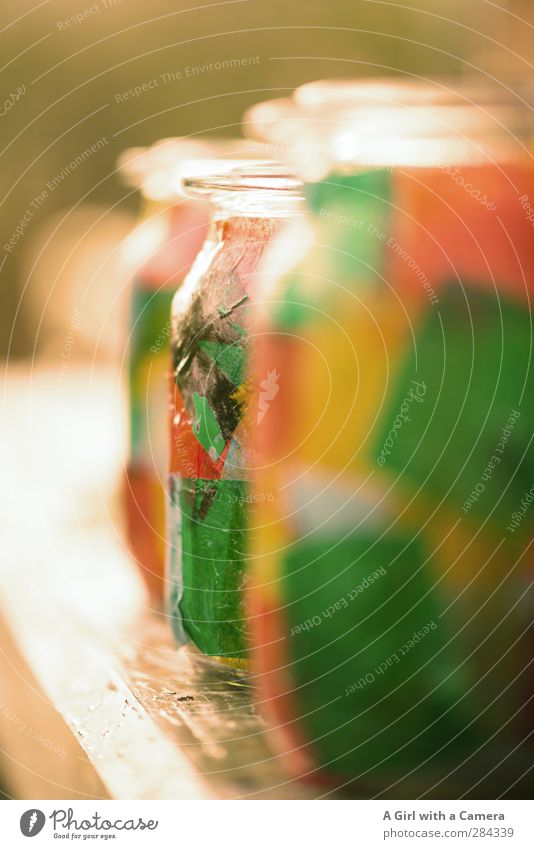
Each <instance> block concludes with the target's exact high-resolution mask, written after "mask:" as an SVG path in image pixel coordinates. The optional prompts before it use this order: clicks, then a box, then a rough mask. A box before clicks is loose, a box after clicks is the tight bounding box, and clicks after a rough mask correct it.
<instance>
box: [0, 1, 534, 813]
mask: <svg viewBox="0 0 534 849" xmlns="http://www.w3.org/2000/svg"><path fill="white" fill-rule="evenodd" d="M533 36H534V2H533V0H498V2H491V0H409V2H408V3H397V2H389V0H294V2H287V0H269V2H265V0H223V2H210V1H209V0H197V2H195V3H192V2H191V0H150V2H148V3H144V2H142V0H16V2H15V0H4V2H3V3H2V4H0V40H1V46H2V49H1V52H0V57H1V58H0V66H1V67H0V75H1V80H2V89H1V91H2V94H1V97H0V128H1V132H0V146H1V161H2V167H1V168H0V180H1V185H2V188H1V192H0V196H1V200H0V229H1V234H2V235H1V239H0V280H1V285H0V356H1V357H2V359H3V360H4V361H7V362H8V364H9V367H10V371H11V370H12V366H14V369H13V371H14V372H15V377H16V376H17V374H18V383H17V379H16V380H15V386H14V390H13V392H12V397H11V398H8V399H7V400H6V401H5V404H4V417H5V419H6V421H7V420H8V419H9V420H10V422H11V423H10V424H9V423H8V424H9V426H7V425H6V427H7V431H6V434H5V437H6V438H5V445H6V451H5V453H6V457H7V458H8V460H9V457H8V455H12V457H13V458H14V459H13V460H12V462H11V466H12V469H10V470H8V473H4V471H2V474H1V476H2V480H3V483H4V487H3V491H2V492H0V509H1V510H2V513H3V516H4V519H5V526H6V529H8V530H9V534H7V533H3V539H4V549H5V553H4V555H3V561H4V562H3V563H0V571H1V572H2V575H3V580H4V578H5V580H6V586H8V587H9V588H14V587H18V586H19V583H20V582H19V575H18V570H19V564H20V563H21V562H28V563H35V569H34V570H33V572H32V571H31V570H29V569H26V567H25V569H26V571H27V572H28V573H29V578H28V581H31V582H33V583H28V584H27V585H24V586H22V587H21V588H20V596H17V595H16V594H14V596H13V598H12V599H11V607H12V609H13V610H17V611H22V610H23V605H24V604H27V601H28V597H30V595H31V592H33V594H34V595H33V596H31V598H32V599H34V601H32V604H33V607H32V606H31V605H30V607H29V608H28V610H29V612H28V614H27V619H26V621H27V622H29V623H31V622H32V621H33V622H35V623H36V625H35V630H36V631H37V632H40V633H37V635H36V637H35V640H36V644H37V643H38V642H39V641H40V639H41V635H42V633H43V632H44V631H45V630H46V619H45V618H44V617H45V614H46V596H43V594H44V593H45V592H47V591H50V592H52V591H51V590H49V587H48V582H47V581H48V579H47V581H45V582H43V583H42V584H41V583H39V581H38V579H39V578H40V575H41V574H43V563H42V560H41V559H39V557H37V556H36V555H35V551H34V550H33V549H32V548H31V546H30V543H31V541H32V540H31V539H30V538H31V537H33V538H34V539H35V545H36V546H38V547H39V549H40V550H41V551H43V552H46V555H47V557H48V561H47V564H46V568H48V569H50V570H52V567H53V565H54V563H57V564H59V566H58V568H57V569H56V571H58V576H57V581H58V582H59V585H60V586H63V587H66V586H67V584H68V580H69V577H68V576H69V574H71V573H72V564H73V561H74V560H75V559H76V558H78V560H79V559H80V555H81V552H82V551H83V552H85V553H86V557H85V558H83V557H82V563H81V566H80V567H79V570H78V571H77V572H75V573H72V574H74V575H75V578H71V582H72V583H74V584H76V586H74V587H73V588H71V592H70V595H69V596H68V601H69V604H70V605H74V608H75V612H80V611H82V610H83V611H84V615H87V616H94V617H96V612H95V611H96V610H97V608H98V610H101V608H102V601H101V598H100V584H99V583H98V582H99V580H102V575H103V574H105V580H106V586H107V594H106V600H107V608H109V609H110V610H119V608H120V605H119V603H118V600H119V599H121V598H122V599H123V598H124V596H125V595H126V593H125V590H124V587H125V586H126V587H127V588H128V592H129V593H130V594H131V597H132V598H135V599H139V598H140V597H141V596H140V590H139V588H138V587H137V585H135V586H133V584H132V586H131V587H130V584H129V583H128V582H130V583H131V582H133V580H134V577H133V575H130V571H131V567H130V563H129V560H127V555H126V553H125V552H124V551H123V550H122V548H120V545H122V543H120V540H119V537H120V534H117V535H116V538H115V539H114V545H115V546H116V548H112V547H111V543H110V544H109V546H108V547H109V551H108V548H105V549H104V551H102V550H101V549H100V548H99V547H98V545H100V542H99V539H100V538H99V537H97V536H95V534H94V533H93V536H92V537H91V540H92V542H91V543H89V542H88V541H87V539H84V540H83V544H82V545H80V542H79V537H77V536H76V533H78V534H79V533H80V532H81V531H80V528H85V527H88V526H91V527H93V528H94V527H96V526H97V524H98V521H101V522H103V523H104V522H107V525H106V528H107V532H108V534H109V528H110V527H112V526H113V528H114V527H115V525H114V523H115V522H117V523H119V524H120V517H119V508H118V507H117V503H116V502H113V503H112V502H111V501H110V499H109V497H108V494H107V493H108V492H109V491H111V490H113V487H116V481H117V480H118V476H119V472H120V468H121V465H122V463H123V460H124V458H123V457H122V456H121V451H122V450H123V448H121V446H123V445H124V432H125V425H124V421H121V420H119V419H120V415H121V413H120V410H121V409H123V408H122V407H120V405H117V398H116V396H117V391H116V386H115V385H114V382H113V377H110V381H109V385H108V384H105V385H104V386H102V385H100V384H99V389H98V392H96V393H95V397H94V399H93V400H92V402H91V405H90V406H89V407H88V408H86V407H84V406H83V403H82V402H83V396H88V395H89V394H90V391H89V392H88V391H87V390H86V386H85V384H82V383H80V382H79V381H78V383H77V381H76V380H74V381H71V383H70V384H69V385H68V386H67V387H66V388H65V392H64V393H63V394H61V393H60V392H59V391H58V379H57V378H58V375H60V376H61V375H62V373H63V371H64V370H65V368H68V367H70V364H71V362H72V363H73V364H74V363H77V364H82V365H83V364H87V365H91V364H93V363H95V362H96V363H97V364H104V366H107V364H109V363H112V364H114V365H115V366H117V367H118V368H121V369H124V347H125V338H126V337H125V335H124V325H125V323H126V299H125V296H124V292H125V290H126V284H125V279H124V277H125V275H124V258H123V256H122V252H123V247H122V243H123V240H124V238H125V236H126V235H127V234H128V232H129V231H130V230H131V228H132V226H133V225H134V223H135V221H136V216H137V215H138V212H139V207H140V198H139V195H138V193H137V192H136V191H135V190H134V189H132V188H131V187H128V186H126V185H125V184H124V183H123V182H121V179H120V178H119V175H118V172H117V164H116V163H117V158H118V156H119V155H120V153H121V152H122V151H123V150H124V149H125V148H129V147H132V146H143V145H149V144H152V143H153V142H154V141H156V140H157V139H160V138H163V137H168V136H182V135H185V136H191V137H193V138H194V137H196V136H198V135H200V134H212V135H217V136H221V135H222V136H236V135H239V134H240V132H241V126H240V122H241V117H242V115H243V113H244V112H245V110H246V109H247V108H248V107H250V106H251V105H252V104H254V103H255V102H258V101H261V100H265V99H268V98H270V97H279V96H283V95H286V94H290V93H291V92H292V91H293V90H294V89H295V87H296V86H298V85H300V84H302V83H304V82H307V81H310V80H316V79H320V78H326V77H357V76H360V77H365V76H380V75H392V74H397V73H402V72H404V73H408V74H412V75H415V76H421V77H423V78H424V77H425V76H429V75H433V74H452V73H453V74H456V75H460V76H463V75H465V76H469V77H473V75H475V76H476V75H479V76H481V77H483V78H485V77H490V78H493V79H496V80H497V81H499V82H501V81H513V80H516V79H524V78H527V77H531V76H532V75H533V71H534V65H533V63H532V61H531V60H532V43H533ZM35 359H37V360H38V364H39V365H40V364H41V363H43V364H46V366H47V367H48V368H49V367H50V366H54V368H55V371H53V372H50V371H47V370H46V367H45V368H43V372H45V374H44V377H43V380H42V381H41V383H39V382H37V383H35V384H33V385H31V386H30V389H28V393H29V392H30V391H31V394H32V402H31V404H29V403H28V400H27V398H26V397H25V396H24V394H23V392H22V390H21V388H20V386H19V383H20V384H24V386H26V383H27V382H28V377H27V376H28V372H29V369H28V365H29V362H30V361H32V362H33V361H34V360H35ZM19 365H20V368H19ZM37 371H38V372H39V369H38V370H37ZM90 389H91V387H89V390H90ZM62 391H63V390H62ZM114 405H115V406H114ZM116 408H117V409H119V413H118V414H117V416H115V413H114V410H115V409H116ZM76 411H78V412H76ZM106 414H107V416H108V417H107V418H106ZM76 416H78V418H76ZM21 421H24V422H25V424H24V427H23V426H21V424H20V422H21ZM35 422H37V423H38V427H35V432H34V423H35ZM34 437H35V438H36V445H32V439H33V438H34ZM80 445H83V451H80ZM43 446H44V448H43ZM58 458H61V462H59V461H58ZM8 466H9V463H6V464H5V468H8ZM2 469H4V466H3V467H2ZM52 479H53V480H54V483H55V488H52V487H50V486H49V485H48V482H49V481H51V480H52ZM17 480H18V482H19V483H18V484H17V483H16V481H17ZM17 486H18V489H17ZM52 489H53V492H52ZM80 491H81V492H82V495H84V497H85V501H84V500H83V499H82V501H80V498H79V495H80ZM72 492H74V493H76V496H77V498H76V500H75V499H73V498H71V497H70V493H72ZM28 504H31V505H32V509H31V512H30V513H29V512H28ZM113 504H114V505H115V506H113ZM70 505H75V506H72V516H71V517H70V518H71V520H72V527H71V529H70V531H69V533H70V537H68V535H67V533H66V531H65V538H66V539H67V542H68V543H69V545H70V546H71V547H70V548H69V547H68V545H67V542H65V544H64V549H65V550H63V549H61V550H60V551H59V554H58V553H57V551H56V549H55V548H54V546H55V542H54V544H52V542H51V540H52V536H51V533H49V527H50V526H51V525H52V519H51V517H55V518H54V520H57V516H60V517H61V520H62V521H63V513H64V512H65V511H66V510H67V509H68V508H69V506H70ZM80 505H81V506H80ZM110 505H111V506H110ZM99 510H100V513H99V512H98V511H99ZM56 514H57V515H56ZM110 516H111V522H110V521H109V520H110ZM95 517H96V518H95ZM117 517H119V518H117ZM30 520H31V521H30ZM29 525H31V533H28V526H29ZM8 536H9V538H10V540H11V544H12V549H11V550H9V540H8V542H7V543H6V538H7V537H8ZM106 539H107V537H106ZM54 540H55V538H54ZM69 540H70V542H69ZM95 540H96V542H95ZM26 542H28V545H29V546H30V548H29V554H28V553H27V552H26V550H25V548H24V546H25V544H26ZM106 545H108V544H107V543H106ZM71 551H72V552H74V555H73V556H72V557H71V553H70V552H71ZM13 552H14V553H13ZM65 552H67V553H65ZM120 556H122V560H121V559H120ZM24 557H26V561H25V560H24ZM43 557H44V555H43ZM28 558H29V559H28ZM108 566H109V568H108ZM60 567H61V568H60ZM121 569H122V572H121ZM62 570H63V571H62ZM83 570H85V571H83ZM129 570H130V571H129ZM11 572H13V573H14V577H13V578H12V580H11V583H9V582H8V580H7V578H6V577H5V576H6V575H9V574H11ZM82 573H83V574H84V575H86V576H87V580H89V579H91V580H92V582H93V583H92V584H91V585H90V586H89V584H88V585H87V586H88V587H89V589H87V588H86V585H85V584H83V585H82V583H80V579H79V575H80V574H82ZM119 573H120V574H119ZM117 575H118V577H117V579H116V584H117V585H116V587H115V584H113V580H114V579H115V576H117ZM34 579H35V580H34ZM112 579H113V580H112ZM119 579H120V580H119ZM121 581H122V583H121ZM91 587H92V591H93V593H94V597H95V598H98V599H99V601H98V604H94V605H91V604H90V603H89V602H88V601H87V599H88V598H90V597H92V596H90V595H89V593H90V589H91ZM30 591H31V592H30ZM43 598H44V599H45V601H44V603H42V599H43ZM73 599H74V601H73ZM55 601H56V600H54V603H55ZM24 609H26V608H24ZM53 609H55V608H53V607H52V603H51V605H50V610H53ZM37 612H38V613H39V615H40V616H42V617H43V622H45V625H44V626H42V625H41V624H40V623H41V620H40V619H38V617H37ZM50 615H51V614H50ZM80 615H81V614H80ZM21 618H22V614H21ZM58 618H61V617H58ZM0 619H1V617H0ZM95 621H96V620H95ZM98 624H99V623H98ZM29 630H31V629H29V628H28V631H29ZM59 665H60V664H59ZM11 667H13V664H11ZM10 672H13V669H12V668H10V670H9V669H8V671H7V672H4V673H3V674H4V679H5V681H7V680H8V677H9V674H10ZM58 674H59V673H58ZM0 677H1V676H0ZM58 680H59V679H58ZM61 680H62V679H61ZM2 687H3V690H2V692H3V693H4V695H1V694H0V699H7V696H6V694H5V692H4V691H5V690H6V684H5V683H4V682H3V683H2ZM50 690H51V691H52V690H53V688H52V687H50ZM10 698H11V700H13V698H14V697H13V696H10ZM25 701H27V699H26V691H24V692H23V693H22V695H21V705H22V706H24V702H25ZM3 704H4V702H3V701H2V705H3ZM6 704H7V701H6ZM38 707H39V711H38V714H37V715H39V716H40V712H41V705H39V706H38ZM21 713H22V707H21ZM16 716H17V715H15V718H16ZM4 719H5V717H4ZM34 722H35V724H36V726H37V723H38V719H35V720H34ZM43 723H45V720H44V719H43ZM4 725H5V726H6V728H7V732H6V736H5V738H4V740H1V741H0V742H2V745H3V746H5V745H7V743H6V741H7V740H12V739H14V738H15V735H14V733H13V728H14V725H13V717H12V716H11V714H10V716H9V717H8V718H7V719H5V722H4ZM45 725H46V723H45ZM18 738H20V739H23V738H22V735H20V734H19V735H18ZM19 742H20V740H19ZM33 749H35V747H33ZM32 756H34V755H32ZM16 758H20V754H19V751H18V749H16V747H15V748H14V750H13V753H12V755H10V756H9V758H8V757H5V758H4V757H2V760H1V762H0V770H2V772H3V773H4V776H6V774H7V779H6V780H5V786H6V789H8V790H9V795H17V793H19V794H24V793H26V794H27V795H26V796H25V797H26V798H31V797H35V798H44V795H43V794H44V792H45V790H43V789H42V786H41V785H38V784H37V785H35V786H34V785H31V787H30V788H29V789H28V790H25V789H24V790H22V791H21V790H20V789H19V788H20V787H21V786H22V787H25V782H27V780H28V775H29V774H30V772H29V770H27V769H26V771H25V772H24V776H23V778H24V781H22V780H21V781H20V782H19V784H17V782H16V781H15V780H14V773H15V766H14V764H15V759H16ZM73 758H74V759H75V756H74V755H73ZM78 760H79V759H78ZM30 762H31V759H30V758H29V757H28V763H30ZM38 768H39V767H38ZM43 768H44V767H43ZM32 775H33V773H32ZM68 780H69V781H70V780H73V779H68ZM2 783H4V782H3V781H2V776H0V784H2ZM46 792H48V791H46ZM50 792H51V791H50ZM58 792H59V795H60V796H61V795H65V794H64V792H63V793H62V792H60V791H58ZM0 797H2V793H1V791H0Z"/></svg>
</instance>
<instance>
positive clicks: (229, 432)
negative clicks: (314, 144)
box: [169, 162, 300, 666]
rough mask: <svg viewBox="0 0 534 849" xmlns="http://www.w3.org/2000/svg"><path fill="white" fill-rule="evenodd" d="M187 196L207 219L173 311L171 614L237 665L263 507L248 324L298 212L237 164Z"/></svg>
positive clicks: (279, 172)
mask: <svg viewBox="0 0 534 849" xmlns="http://www.w3.org/2000/svg"><path fill="white" fill-rule="evenodd" d="M186 186H187V188H188V192H189V194H190V195H191V196H193V197H195V198H199V197H200V198H207V199H209V202H210V204H211V209H212V215H211V221H210V225H209V232H208V235H207V238H206V241H205V243H204V245H203V247H202V250H201V252H200V254H199V256H198V257H197V259H196V261H195V263H194V265H193V267H192V269H191V271H190V273H189V275H188V277H187V279H186V281H185V283H184V284H183V286H182V287H181V288H180V289H179V290H178V291H177V293H176V295H175V297H174V300H173V304H172V337H171V351H172V367H173V372H172V380H171V393H170V410H171V415H170V458H171V462H170V475H169V537H170V542H171V549H170V568H169V583H170V612H171V616H172V621H173V627H174V633H175V635H176V638H177V640H178V642H179V643H184V642H188V641H191V642H193V643H194V644H195V645H196V646H197V647H198V648H199V649H200V650H201V651H202V652H204V653H205V654H207V655H210V656H212V657H214V658H218V659H219V660H223V661H225V662H228V663H232V664H234V665H238V666H239V665H241V666H242V665H245V664H246V657H247V646H246V627H245V618H244V611H243V593H244V589H245V587H246V585H247V582H248V575H247V560H248V556H249V555H248V527H249V511H250V506H251V504H252V503H254V502H257V503H262V504H263V503H266V502H267V501H268V500H269V498H270V495H269V493H268V492H265V491H258V490H255V489H254V488H251V487H250V484H249V481H250V477H251V474H252V454H251V440H252V437H251V430H252V429H253V428H254V427H255V421H254V419H253V421H252V424H249V423H248V422H247V420H246V416H245V412H246V410H247V407H248V402H249V396H250V391H251V389H250V383H249V380H248V359H249V356H250V350H251V347H253V344H254V339H252V338H251V337H250V326H251V321H252V320H253V316H254V312H255V309H256V301H257V296H258V295H257V293H258V288H259V284H260V282H261V275H260V274H259V273H258V268H259V265H260V262H261V259H262V257H263V254H264V253H265V250H266V248H267V246H268V245H269V244H270V242H271V241H272V239H273V237H274V236H275V235H277V234H278V233H279V232H281V231H282V230H283V229H284V226H286V225H287V224H288V222H289V220H290V219H292V218H294V217H295V216H296V215H297V214H298V207H299V203H300V196H299V183H298V181H296V180H295V179H293V178H292V177H290V176H288V174H287V172H286V170H285V169H281V168H279V167H277V166H276V165H275V164H273V163H268V162H264V163H253V164H252V167H251V164H248V165H247V164H245V163H243V164H241V165H239V164H238V163H236V164H235V167H234V168H233V169H232V170H231V171H230V172H228V171H225V172H223V173H218V174H215V175H213V176H209V177H208V176H205V177H200V178H194V179H190V180H187V181H186ZM258 415H259V413H258ZM252 441H253V440H252Z"/></svg>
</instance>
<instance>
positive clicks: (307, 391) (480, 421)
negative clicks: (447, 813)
mask: <svg viewBox="0 0 534 849" xmlns="http://www.w3.org/2000/svg"><path fill="white" fill-rule="evenodd" d="M446 88H447V87H446ZM477 97H478V102H477V105H473V103H472V102H470V100H472V98H470V96H469V94H467V95H464V94H463V93H462V90H461V89H459V90H458V91H453V90H452V89H451V88H450V86H449V87H448V88H447V90H446V91H445V92H444V91H443V84H442V85H439V84H438V83H436V84H435V85H433V86H431V87H430V88H427V87H424V86H416V87H412V86H406V84H404V83H402V84H401V86H396V85H395V83H391V82H388V83H387V84H386V85H385V86H384V85H382V84H380V83H373V84H372V85H368V84H365V85H363V86H359V84H358V83H353V84H351V85H349V84H347V83H344V84H342V85H340V86H337V84H336V83H321V84H317V85H315V86H307V87H303V89H301V90H300V91H299V92H298V93H297V95H296V96H295V98H294V99H287V100H281V101H271V102H268V103H266V104H260V105H258V106H257V107H254V108H253V109H252V110H251V111H250V112H249V114H248V115H247V116H246V124H247V126H248V127H249V128H252V132H253V133H255V134H256V136H257V137H259V138H261V139H262V140H263V141H267V142H268V143H269V144H270V145H271V149H272V150H273V151H274V152H275V155H277V156H278V157H279V158H280V157H282V156H285V157H286V158H287V161H288V163H290V165H291V167H292V168H294V169H296V173H298V174H299V175H300V176H301V177H302V178H303V179H304V181H305V186H304V195H305V200H306V210H307V211H306V215H305V216H304V217H303V219H301V220H300V221H299V222H295V223H294V224H293V225H292V227H291V228H290V230H287V231H286V232H285V233H282V234H281V235H280V236H279V237H277V239H276V241H275V243H274V244H273V245H272V248H271V252H270V253H268V254H267V256H266V258H265V263H264V271H265V275H266V279H267V280H268V281H270V284H269V286H270V288H269V287H267V288H266V289H265V290H264V292H263V296H264V301H265V304H264V307H263V309H262V314H261V322H260V324H259V327H258V334H259V335H258V340H259V342H258V345H257V346H256V352H255V357H254V359H255V364H254V367H253V374H254V375H255V377H256V383H258V382H259V380H260V379H261V376H262V375H263V374H264V373H265V372H266V370H267V369H268V370H274V371H275V372H276V374H277V375H278V392H277V394H276V396H275V397H274V398H273V399H272V400H271V401H270V403H269V408H268V410H267V412H266V414H265V419H264V424H263V426H262V428H261V430H260V431H258V449H257V450H258V461H257V472H256V473H255V476H254V481H253V486H254V487H255V488H258V489H259V490H268V491H270V492H272V493H273V499H272V501H270V502H269V503H268V504H266V505H265V508H264V509H263V511H262V513H261V514H258V517H257V521H256V526H257V527H256V533H255V543H254V549H253V553H254V564H255V565H254V570H253V572H252V586H251V589H250V592H249V600H250V611H251V619H250V626H251V630H252V634H253V644H254V648H253V653H252V658H253V662H255V672H256V679H255V680H257V681H258V685H259V699H260V702H261V704H262V705H264V706H266V708H267V709H268V710H269V711H270V713H271V715H272V716H273V718H274V724H275V725H276V727H277V737H278V744H279V746H280V748H281V750H282V752H283V753H284V755H285V757H286V761H287V763H288V765H289V766H290V768H291V770H292V771H293V772H294V773H295V774H297V775H299V776H310V775H315V774H316V773H318V772H319V773H321V774H322V776H323V777H326V778H327V779H328V780H329V781H330V783H331V784H332V786H335V785H342V786H351V787H352V788H353V790H354V792H357V793H359V794H360V795H370V796H371V795H372V796H379V797H401V798H414V794H415V796H425V797H426V796H431V797H436V798H455V797H458V796H464V795H466V796H473V797H479V798H494V794H496V795H498V796H500V795H505V796H506V795H509V796H511V797H514V796H516V795H517V796H519V797H521V796H524V797H526V798H528V797H530V796H531V795H532V789H533V775H532V771H531V769H530V766H531V764H532V757H533V749H532V731H533V730H534V724H533V720H532V716H533V713H532V707H531V706H532V701H531V700H532V697H533V695H534V690H533V680H534V678H533V675H532V659H533V648H534V643H533V633H532V609H533V607H532V604H533V602H532V590H531V582H532V568H531V560H532V557H531V556H530V557H529V554H528V547H529V545H530V543H531V538H532V527H533V522H534V509H533V508H532V507H531V506H530V503H531V501H532V500H533V498H534V490H533V489H532V484H533V482H534V450H533V447H532V441H533V440H532V421H533V415H534V409H533V407H534V400H533V399H534V377H533V375H534V371H533V369H532V353H531V352H532V327H531V314H530V309H529V303H530V298H532V294H533V287H534V250H533V248H534V231H533V225H532V216H529V214H528V213H529V208H531V207H529V204H532V203H533V200H532V199H533V198H534V169H533V165H532V160H531V156H530V154H529V151H528V149H527V146H526V145H525V144H524V142H523V138H526V136H527V128H526V124H527V122H526V120H525V115H524V110H521V109H518V108H517V107H516V105H515V104H514V103H510V104H509V103H506V101H505V98H502V97H501V96H500V95H499V96H498V97H496V98H494V97H493V95H492V93H491V92H490V93H488V94H486V93H481V92H479V94H478V95H477ZM506 128H508V129H506ZM280 257H285V264H286V268H285V272H284V273H282V274H281V275H279V276H278V278H277V279H276V278H275V277H274V278H273V277H272V276H270V275H269V273H268V271H269V268H270V263H271V262H273V261H274V262H276V264H277V265H278V266H279V264H280ZM272 258H274V259H272Z"/></svg>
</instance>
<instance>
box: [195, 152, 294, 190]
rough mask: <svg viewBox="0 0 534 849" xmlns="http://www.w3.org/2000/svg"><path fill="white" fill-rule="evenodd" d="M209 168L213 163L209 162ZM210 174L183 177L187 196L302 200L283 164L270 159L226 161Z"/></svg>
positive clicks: (290, 174)
mask: <svg viewBox="0 0 534 849" xmlns="http://www.w3.org/2000/svg"><path fill="white" fill-rule="evenodd" d="M211 164H212V165H213V164H214V163H211ZM224 166H225V167H223V168H220V169H219V170H217V171H214V172H212V173H203V174H201V175H191V176H186V177H185V178H184V181H183V182H184V189H185V192H186V194H188V195H189V196H190V197H201V196H202V197H205V196H207V195H208V196H213V195H216V196H218V197H220V196H221V195H225V194H228V195H235V194H241V193H249V192H250V193H254V194H262V195H271V196H283V197H286V198H293V199H301V198H302V181H301V180H299V179H298V178H297V177H295V176H294V175H293V174H292V173H291V172H290V170H289V169H288V167H287V165H283V164H281V163H279V162H274V161H270V160H264V161H250V162H232V163H230V162H226V163H224Z"/></svg>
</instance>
